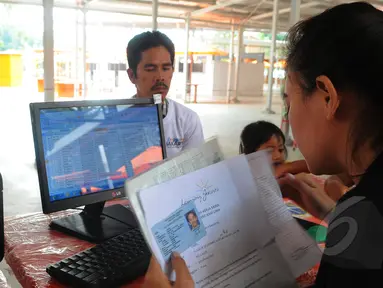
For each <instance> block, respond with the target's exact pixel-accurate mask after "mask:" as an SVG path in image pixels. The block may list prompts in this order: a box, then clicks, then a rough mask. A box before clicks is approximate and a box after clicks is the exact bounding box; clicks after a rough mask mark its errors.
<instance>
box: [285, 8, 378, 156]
mask: <svg viewBox="0 0 383 288" xmlns="http://www.w3.org/2000/svg"><path fill="white" fill-rule="evenodd" d="M381 67H383V12H382V11H380V10H378V9H376V8H374V6H372V5H370V4H368V3H365V2H356V3H350V4H342V5H339V6H336V7H334V8H331V9H329V10H327V11H325V12H323V13H321V14H319V15H317V16H315V17H312V18H310V19H307V20H304V21H301V22H299V23H297V24H296V25H295V26H294V27H292V28H291V29H290V31H289V33H288V36H287V70H288V71H291V72H296V73H297V76H298V77H297V79H298V81H299V85H300V87H301V88H302V91H303V94H304V96H305V97H310V95H312V93H313V92H314V91H315V90H316V89H317V84H316V78H317V77H318V76H320V75H325V76H327V77H328V78H329V79H330V80H331V81H332V83H333V85H334V87H335V88H336V90H337V91H338V92H339V93H341V95H342V96H343V95H347V96H349V95H350V96H351V97H355V99H356V100H357V103H358V105H357V107H355V108H354V109H355V111H356V112H357V117H356V119H355V123H352V124H353V125H352V127H353V128H352V130H351V131H350V134H349V137H350V141H352V143H353V146H352V154H354V153H355V152H356V150H357V149H358V148H359V147H360V146H361V145H363V144H365V143H370V144H371V145H372V147H371V148H372V149H374V150H375V151H376V152H380V151H381V149H382V148H383V129H382V125H383V85H382V83H383V81H382V73H381V72H379V69H381Z"/></svg>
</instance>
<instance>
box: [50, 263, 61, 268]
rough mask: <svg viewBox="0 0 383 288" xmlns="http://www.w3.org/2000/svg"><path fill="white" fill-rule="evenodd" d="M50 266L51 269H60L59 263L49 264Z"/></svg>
mask: <svg viewBox="0 0 383 288" xmlns="http://www.w3.org/2000/svg"><path fill="white" fill-rule="evenodd" d="M51 268H53V269H60V268H61V265H60V264H53V265H51Z"/></svg>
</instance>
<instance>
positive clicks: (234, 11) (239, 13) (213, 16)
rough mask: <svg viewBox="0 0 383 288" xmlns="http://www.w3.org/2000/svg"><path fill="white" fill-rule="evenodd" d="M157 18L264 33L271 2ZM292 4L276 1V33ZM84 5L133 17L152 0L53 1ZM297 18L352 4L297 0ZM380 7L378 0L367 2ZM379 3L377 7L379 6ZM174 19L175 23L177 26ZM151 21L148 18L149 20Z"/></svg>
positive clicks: (163, 3) (212, 6)
mask: <svg viewBox="0 0 383 288" xmlns="http://www.w3.org/2000/svg"><path fill="white" fill-rule="evenodd" d="M157 1H158V16H159V17H164V18H171V19H173V22H171V21H168V22H169V23H167V21H166V20H165V19H161V20H162V21H158V22H159V28H162V27H175V26H176V27H183V26H184V21H183V20H182V19H185V17H186V15H188V14H189V15H191V27H194V28H215V29H230V28H231V26H232V25H233V26H235V27H238V26H239V25H243V26H244V27H245V29H247V30H250V29H251V30H258V31H267V30H270V29H271V23H272V15H273V0H157ZM292 1H299V0H279V1H278V2H279V7H278V11H279V13H278V21H277V30H278V31H279V32H285V31H287V30H288V28H289V27H290V21H289V19H290V11H291V4H292ZM0 2H5V3H20V4H33V5H42V2H43V1H42V0H0ZM83 2H86V3H87V6H88V9H89V10H94V11H105V12H116V13H123V14H135V15H145V16H151V15H152V3H153V1H152V0H54V3H55V6H57V7H62V8H77V7H78V4H79V3H83ZM299 2H301V4H300V16H301V18H307V17H310V16H312V15H315V14H318V13H320V12H322V11H324V10H325V9H327V8H330V7H332V6H334V5H337V4H341V3H347V2H353V1H347V0H316V1H314V0H300V1H299ZM368 2H370V3H372V4H374V5H376V6H379V5H380V7H382V5H383V4H382V2H381V1H379V0H370V1H368ZM379 3H380V4H379ZM174 19H178V21H176V22H177V23H176V25H175V22H174ZM148 21H149V22H150V19H148Z"/></svg>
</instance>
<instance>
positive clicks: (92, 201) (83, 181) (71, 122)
mask: <svg viewBox="0 0 383 288" xmlns="http://www.w3.org/2000/svg"><path fill="white" fill-rule="evenodd" d="M30 112H31V118H32V129H33V138H34V144H35V152H36V167H37V171H38V176H39V183H40V191H41V202H42V207H43V212H44V213H46V214H47V213H52V212H56V211H61V210H66V209H69V208H76V207H80V206H84V205H85V208H84V210H83V211H82V212H81V213H79V214H75V215H72V216H68V217H64V218H61V219H57V220H54V221H52V223H51V228H53V229H57V230H60V231H62V232H65V233H68V234H71V235H74V236H76V237H79V238H82V239H85V240H88V241H92V242H101V241H104V240H106V239H108V238H111V237H114V236H117V235H119V234H121V233H124V232H126V230H127V229H131V227H129V225H130V226H135V225H136V222H135V219H134V216H133V214H132V213H131V211H130V210H129V209H127V208H125V207H124V206H122V205H112V206H109V207H104V204H105V201H108V200H111V199H115V198H119V197H122V196H124V189H123V186H124V182H125V180H126V179H127V178H129V177H132V176H134V175H137V174H138V173H141V172H143V171H145V170H147V169H149V168H150V167H151V166H152V165H154V164H155V163H156V162H158V161H161V160H163V159H164V158H165V157H166V155H165V153H166V152H165V149H164V136H163V126H162V113H161V109H160V107H159V105H155V104H154V102H153V99H125V100H105V101H67V102H52V103H32V104H30ZM127 224H129V225H127Z"/></svg>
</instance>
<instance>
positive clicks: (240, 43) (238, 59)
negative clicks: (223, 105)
mask: <svg viewBox="0 0 383 288" xmlns="http://www.w3.org/2000/svg"><path fill="white" fill-rule="evenodd" d="M242 54H243V26H239V29H238V44H237V53H236V55H235V56H236V61H235V84H234V85H235V88H234V89H235V94H234V95H235V96H234V98H233V102H234V103H236V102H238V96H239V91H238V90H239V73H240V68H241V62H242V61H241V59H242V56H243V55H242Z"/></svg>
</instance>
